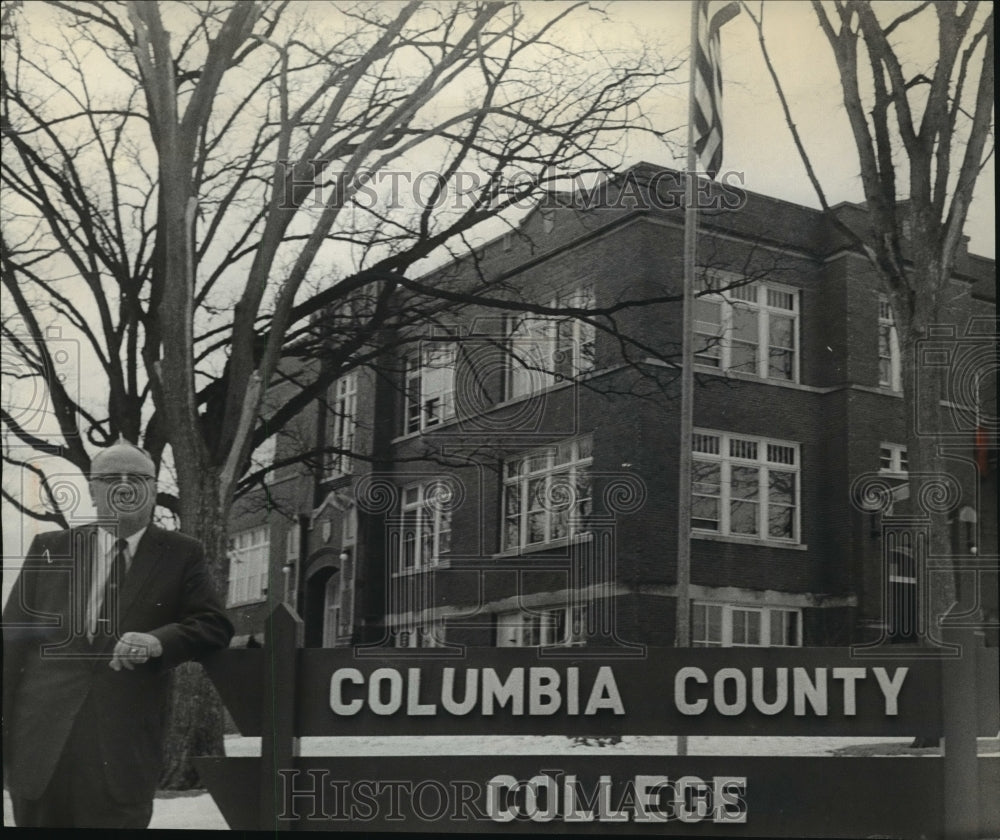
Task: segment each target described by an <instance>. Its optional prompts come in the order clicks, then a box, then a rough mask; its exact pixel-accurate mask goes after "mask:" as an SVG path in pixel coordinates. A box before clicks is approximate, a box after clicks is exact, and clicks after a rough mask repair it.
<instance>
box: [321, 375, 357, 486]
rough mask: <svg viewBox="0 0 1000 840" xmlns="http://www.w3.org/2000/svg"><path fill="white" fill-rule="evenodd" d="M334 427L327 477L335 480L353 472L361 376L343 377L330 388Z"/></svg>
mask: <svg viewBox="0 0 1000 840" xmlns="http://www.w3.org/2000/svg"><path fill="white" fill-rule="evenodd" d="M328 400H329V406H330V423H329V427H328V428H329V429H330V432H329V439H328V444H329V446H330V449H331V451H330V452H328V453H327V456H326V462H325V469H324V476H325V477H326V478H331V477H334V476H337V475H344V474H346V473H349V472H350V471H351V455H350V453H351V451H352V450H353V449H354V433H355V429H356V428H357V422H358V420H357V417H358V375H357V373H349V374H347V375H346V376H342V377H341V378H340V379H338V380H337V381H336V382H334V383H333V385H332V386H331V387H330V391H329V397H328Z"/></svg>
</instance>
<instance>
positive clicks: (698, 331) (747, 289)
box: [693, 269, 801, 382]
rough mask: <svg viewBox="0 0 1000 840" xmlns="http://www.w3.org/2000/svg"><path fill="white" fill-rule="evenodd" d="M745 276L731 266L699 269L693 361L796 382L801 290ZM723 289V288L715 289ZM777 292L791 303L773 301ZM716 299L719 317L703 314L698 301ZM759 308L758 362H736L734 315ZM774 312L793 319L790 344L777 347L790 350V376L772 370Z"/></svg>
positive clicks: (697, 363)
mask: <svg viewBox="0 0 1000 840" xmlns="http://www.w3.org/2000/svg"><path fill="white" fill-rule="evenodd" d="M744 281H745V278H743V277H740V276H739V275H737V274H732V273H730V272H724V271H717V270H714V269H707V270H703V271H700V272H699V279H698V289H697V290H696V291H697V292H699V294H698V295H697V297H696V298H695V314H694V326H693V329H694V334H695V335H694V342H695V348H694V353H695V364H696V365H700V366H702V367H708V368H714V369H716V370H719V371H733V372H736V373H745V374H747V375H748V376H755V377H757V378H759V379H767V380H770V381H773V382H798V381H799V368H800V356H801V351H800V341H799V325H800V317H799V315H800V309H801V307H800V304H799V290H798V289H796V288H795V287H794V286H786V285H784V284H782V283H774V282H772V281H754V282H752V283H746V282H744ZM714 289H720V290H721V291H712V290H714ZM779 296H787V297H788V299H789V302H790V305H791V308H786V307H784V306H782V305H779V304H778V303H776V302H775V301H776V300H777V299H778V298H779ZM702 302H703V303H704V304H706V305H717V306H718V307H719V321H718V323H716V322H714V321H709V320H704V319H702V318H699V314H700V313H699V303H702ZM740 310H743V311H746V312H748V313H755V314H756V323H757V339H756V350H755V352H754V367H753V369H748V368H747V367H746V366H741V367H735V366H734V358H733V357H734V344H735V343H736V342H735V339H734V326H733V325H734V316H735V314H736V313H737V312H738V311H740ZM775 318H787V319H789V320H790V321H791V327H792V329H791V332H792V335H791V340H792V346H791V347H787V348H785V347H782V348H777V349H780V350H782V351H784V352H790V353H791V356H792V366H791V367H792V370H791V375H790V376H778V375H772V374H771V370H770V356H771V353H770V347H771V326H772V321H773V319H775Z"/></svg>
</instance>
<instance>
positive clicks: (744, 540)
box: [691, 531, 809, 551]
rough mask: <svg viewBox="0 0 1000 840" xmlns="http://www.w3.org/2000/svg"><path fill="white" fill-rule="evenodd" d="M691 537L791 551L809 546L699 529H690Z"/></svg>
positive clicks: (802, 549) (801, 549)
mask: <svg viewBox="0 0 1000 840" xmlns="http://www.w3.org/2000/svg"><path fill="white" fill-rule="evenodd" d="M691 539H693V540H705V541H707V542H724V543H736V544H737V545H759V546H761V547H762V548H787V549H789V550H791V551H808V550H809V546H808V545H805V544H804V543H793V542H784V541H782V540H759V539H754V538H753V537H735V536H729V535H727V534H703V533H701V532H700V531H692V532H691Z"/></svg>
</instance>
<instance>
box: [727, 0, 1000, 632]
mask: <svg viewBox="0 0 1000 840" xmlns="http://www.w3.org/2000/svg"><path fill="white" fill-rule="evenodd" d="M812 5H813V10H814V12H815V15H816V20H817V22H818V24H819V27H820V29H821V31H822V32H823V35H824V36H825V38H826V41H827V43H828V44H829V46H830V49H831V51H832V53H833V57H834V59H835V60H836V64H837V68H838V70H839V73H840V85H841V89H842V92H843V102H844V107H845V112H846V116H847V119H848V121H849V124H850V128H851V131H852V134H853V137H854V141H855V144H856V147H857V153H858V163H859V171H860V175H861V183H862V186H863V188H864V195H865V202H866V207H865V212H864V213H862V214H857V215H856V216H854V218H849V217H847V216H846V215H844V214H842V213H840V212H838V211H837V210H836V209H834V208H832V207H831V206H830V204H829V202H828V201H827V198H826V195H825V193H824V190H823V188H822V185H821V183H820V178H819V175H818V174H817V173H816V171H815V169H814V167H813V165H812V162H811V160H810V157H809V154H808V151H807V149H806V147H805V144H804V142H803V140H802V137H801V135H800V133H799V131H798V128H797V126H796V123H795V121H794V118H793V114H792V111H791V108H790V106H789V103H788V101H787V98H786V97H785V94H784V90H783V88H782V84H781V80H780V78H779V76H778V73H777V71H776V69H775V67H774V64H773V62H772V60H771V55H770V52H769V50H768V46H767V42H766V39H765V34H764V17H765V6H764V4H763V3H761V4H760V6H759V10H758V11H757V12H754V11H753V10H752V9H750V8H749V4H747V7H748V11H749V12H750V15H751V17H752V19H753V20H754V23H755V24H756V27H757V32H758V36H759V41H760V45H761V49H762V52H763V55H764V58H765V61H766V63H767V67H768V70H769V72H770V74H771V77H772V80H773V82H774V85H775V89H776V90H777V92H778V95H779V98H780V100H781V104H782V107H783V109H784V113H785V119H786V122H787V124H788V127H789V129H790V130H791V132H792V136H793V139H794V141H795V145H796V147H797V149H798V152H799V154H800V156H801V158H802V161H803V163H804V165H805V168H806V172H807V174H808V177H809V179H810V181H811V183H812V184H813V187H814V188H815V191H816V194H817V196H818V197H819V201H820V202H821V204H822V207H823V209H824V210H825V211H826V212H827V214H828V216H829V218H830V219H831V221H832V222H833V224H834V225H835V226H836V227H837V228H838V229H839V230H840V231H841V233H843V234H844V235H845V236H846V237H847V239H848V241H849V242H850V243H851V244H852V245H853V246H855V247H856V248H858V249H859V250H860V251H861V252H862V253H863V254H864V255H865V256H866V257H867V259H868V261H869V262H870V264H871V266H872V268H873V269H874V271H875V273H876V274H877V276H878V278H879V281H880V283H881V290H882V291H883V293H884V294H885V295H886V296H887V297H888V300H889V302H890V304H891V307H892V312H893V315H894V320H895V324H896V328H897V330H898V335H899V343H900V350H901V366H902V370H903V373H904V377H903V379H904V386H903V396H904V399H903V404H904V411H905V412H906V417H907V418H909V420H910V426H909V432H908V434H909V439H908V441H907V450H908V455H909V464H910V467H909V469H910V474H911V475H912V476H919V475H921V474H923V475H927V474H935V475H940V474H943V473H944V472H945V471H946V470H945V464H944V461H943V458H942V455H941V451H940V449H939V440H938V439H937V438H936V437H935V434H936V433H940V432H943V431H945V430H946V429H948V427H949V422H950V421H949V419H948V417H947V415H946V414H945V411H946V409H943V408H942V400H943V399H945V398H946V397H947V388H946V386H947V382H946V380H945V376H946V375H947V370H946V368H944V367H942V366H929V365H926V364H921V363H920V360H919V358H918V350H919V347H920V342H921V341H922V340H925V339H927V338H928V337H929V335H930V332H929V330H930V328H931V327H932V326H934V325H936V324H940V323H942V322H944V321H945V320H946V319H947V309H946V307H947V304H948V301H949V298H950V297H951V295H952V292H951V291H950V290H949V284H950V283H951V280H952V277H953V274H954V269H955V261H956V255H957V253H958V250H959V246H960V245H961V243H962V235H963V230H964V227H965V223H966V218H967V216H968V212H969V206H970V203H971V200H972V195H973V190H974V189H975V186H976V181H977V178H978V177H979V174H980V172H981V171H982V168H983V166H984V164H985V162H986V160H988V158H989V156H990V155H991V154H992V142H990V141H991V138H992V134H993V95H994V94H993V63H994V41H993V39H994V33H993V7H992V4H987V5H985V6H984V5H981V4H979V3H977V2H938V3H928V2H922V3H912V4H910V5H909V6H908V7H907V8H905V9H902V10H901V9H900V7H899V6H897V5H895V4H885V5H884V6H881V5H880V4H874V3H871V2H867V0H834V2H833V3H823V2H819V0H814V1H813V4H812ZM907 43H910V44H913V43H920V44H922V45H923V48H924V49H925V52H924V53H923V54H922V55H920V56H919V57H918V58H917V60H915V61H910V60H908V57H907V56H906V55H905V45H906V44H907ZM977 399H978V395H977ZM928 430H933V432H934V433H932V434H928V433H927V432H928ZM911 480H916V479H911ZM917 492H918V488H916V487H914V488H913V497H914V498H916V493H917ZM931 552H932V554H934V555H935V556H936V557H940V558H943V557H947V556H948V555H950V554H951V546H950V541H949V535H948V528H947V523H946V521H945V513H944V512H941V513H939V514H937V515H936V516H934V517H933V525H932V544H931ZM955 592H956V589H955V581H954V580H953V579H951V580H950V579H948V578H943V579H941V580H937V581H936V582H935V586H934V587H933V590H932V591H931V592H930V593H925V597H929V599H930V605H929V606H930V614H931V615H932V616H940V615H943V614H944V613H945V612H947V611H948V610H949V609H951V607H952V605H953V603H954V598H955Z"/></svg>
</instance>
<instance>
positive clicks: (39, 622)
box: [3, 525, 233, 803]
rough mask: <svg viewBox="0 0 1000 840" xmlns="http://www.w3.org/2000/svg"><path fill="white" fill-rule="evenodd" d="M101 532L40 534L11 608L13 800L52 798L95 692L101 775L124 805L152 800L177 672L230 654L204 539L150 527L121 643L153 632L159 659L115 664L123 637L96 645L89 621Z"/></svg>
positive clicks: (7, 661)
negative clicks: (65, 753) (58, 770)
mask: <svg viewBox="0 0 1000 840" xmlns="http://www.w3.org/2000/svg"><path fill="white" fill-rule="evenodd" d="M94 527H95V526H85V527H83V528H73V529H71V530H69V531H59V532H54V533H48V534H41V535H39V536H38V537H37V538H36V539H35V540H34V542H33V543H32V545H31V549H30V550H29V552H28V555H27V557H26V558H25V562H24V566H23V567H22V569H21V573H20V575H19V576H18V579H17V581H16V582H15V584H14V588H13V590H12V591H11V594H10V598H9V599H8V601H7V606H6V607H5V608H4V611H3V623H4V662H3V676H4V680H3V730H4V731H3V734H4V739H3V752H4V776H5V778H6V780H7V784H8V786H9V787H10V790H11V792H12V793H13V794H15V795H18V796H22V797H25V798H27V799H37V798H38V797H39V796H41V795H42V793H43V792H44V791H45V787H46V785H47V784H48V782H49V779H50V778H51V777H52V773H53V771H54V769H55V766H56V762H57V761H58V759H59V756H60V754H61V752H62V750H63V747H64V746H65V744H66V739H67V738H68V737H69V733H70V730H71V728H72V726H73V723H74V721H75V720H76V718H77V715H78V714H79V713H80V710H81V708H82V707H83V705H84V700H86V699H87V697H88V695H90V697H91V703H90V704H89V705H88V707H89V708H96V709H98V710H99V712H98V713H97V715H96V719H95V720H92V721H90V722H88V723H87V725H91V726H94V727H96V728H97V732H98V736H99V738H98V740H99V741H100V744H101V754H100V755H95V756H94V757H93V762H92V765H91V766H90V767H86V768H84V767H81V768H80V772H92V773H103V774H105V777H106V782H107V785H108V789H109V790H110V792H111V793H112V795H113V796H114V797H115V798H116V799H117V800H118V801H120V802H123V803H125V802H139V801H143V800H145V799H151V798H152V796H153V794H154V792H155V789H156V784H157V781H158V779H159V776H160V773H161V770H162V741H163V733H164V726H165V723H166V710H167V702H168V699H169V691H170V677H169V669H170V668H172V667H174V666H175V665H177V664H179V663H181V662H184V661H187V660H190V659H195V658H197V657H199V656H201V655H202V654H205V653H207V652H209V651H211V650H215V649H218V648H223V647H226V646H227V645H228V644H229V640H230V638H231V637H232V634H233V628H232V625H231V624H230V623H229V620H228V619H227V618H226V615H225V613H224V612H223V609H222V606H221V604H220V603H219V601H218V599H217V598H216V595H215V593H214V591H213V588H212V586H211V583H210V580H209V575H208V569H207V567H206V565H205V560H204V553H203V550H202V546H201V544H200V543H199V542H197V541H196V540H193V539H191V538H190V537H187V536H184V535H183V534H178V533H175V532H171V531H164V530H163V529H161V528H157V527H156V526H154V525H150V526H149V528H148V529H147V530H146V533H145V534H143V536H142V539H141V540H140V542H139V545H138V546H137V547H136V552H135V556H134V557H133V558H132V562H131V565H130V566H129V570H128V573H127V575H126V576H125V580H124V582H123V584H122V589H121V593H120V607H119V613H118V615H119V624H118V627H117V632H118V634H119V635H120V634H121V633H125V632H128V631H130V630H131V631H139V632H143V633H151V634H152V635H154V636H156V637H157V638H158V639H159V640H160V642H161V644H162V645H163V655H162V656H161V657H158V658H155V659H151V660H150V661H149V662H147V663H146V664H144V665H137V666H136V667H135V669H134V670H131V671H129V670H126V669H122V670H121V671H113V670H112V669H111V668H110V667H108V662H109V661H110V658H111V651H112V650H113V648H114V645H115V638H114V637H113V636H111V635H108V634H105V635H103V636H99V637H98V638H96V639H95V640H94V642H93V644H91V643H90V642H89V641H88V640H87V638H86V631H85V620H84V613H85V608H84V604H86V587H87V583H86V582H87V580H88V576H87V575H85V574H83V573H82V571H83V569H85V568H89V566H88V565H87V564H89V563H90V548H89V546H90V545H92V543H93V532H94V530H93V529H94Z"/></svg>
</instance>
